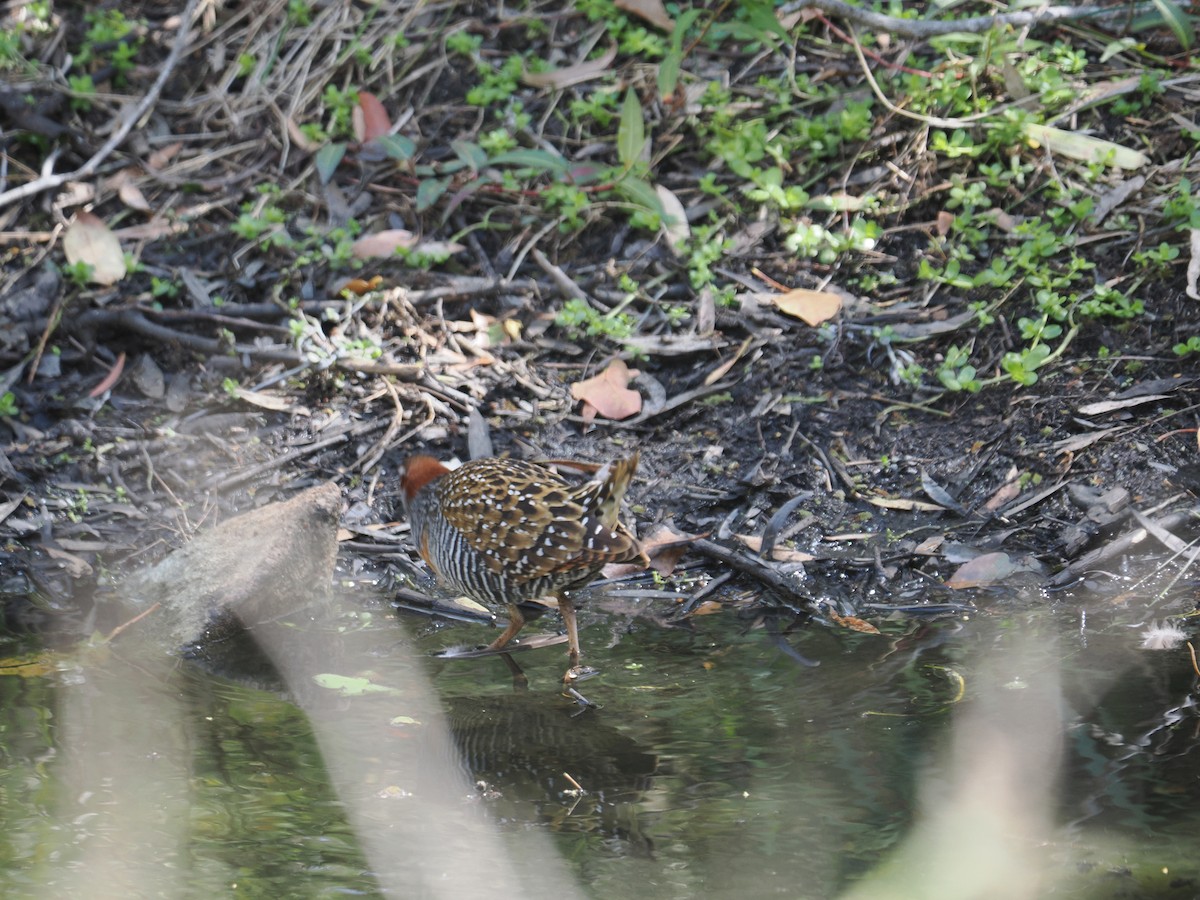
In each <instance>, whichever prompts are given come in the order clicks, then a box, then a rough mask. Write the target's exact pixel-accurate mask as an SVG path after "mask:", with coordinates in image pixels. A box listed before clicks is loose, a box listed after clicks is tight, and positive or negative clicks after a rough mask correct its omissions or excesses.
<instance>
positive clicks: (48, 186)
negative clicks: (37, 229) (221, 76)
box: [0, 0, 200, 209]
mask: <svg viewBox="0 0 1200 900" xmlns="http://www.w3.org/2000/svg"><path fill="white" fill-rule="evenodd" d="M199 5H200V0H188V2H187V6H185V7H184V10H183V12H182V13H181V14H180V17H179V31H178V33H177V34H176V35H175V43H174V45H173V46H172V47H171V52H170V53H169V54H167V58H166V60H165V61H164V62H163V65H162V69H161V70H160V71H159V73H158V77H157V78H156V79H154V84H152V85H150V90H148V91H147V92H146V94H145V96H144V97H142V99H141V100H139V101H138V102H137V104H136V105H135V106H134V107H133V109H131V110H129V111H128V113H127V114H126V115H125V117H124V119H123V120H122V121H121V124H120V125H118V126H117V128H116V130H115V131H113V133H112V137H110V138H109V139H108V140H107V141H105V142H104V145H103V146H102V147H101V148H100V149H99V150H97V151H96V152H95V153H94V154H92V158H91V159H89V160H88V161H87V162H85V163H84V164H83V165H82V166H80V167H79V168H78V169H76V170H75V171H74V172H67V173H65V174H60V175H53V174H50V173H47V174H45V175H42V176H41V177H39V178H35V179H34V180H33V181H27V182H25V183H24V184H22V185H20V186H19V187H15V188H12V189H11V190H7V191H5V192H4V193H2V194H0V209H2V208H4V207H5V206H8V205H9V204H10V203H15V202H16V201H18V200H24V199H25V198H26V197H32V196H33V195H34V194H40V193H41V192H42V191H49V190H53V189H54V188H56V187H59V186H60V185H63V184H66V183H67V182H68V181H82V180H84V179H86V178H90V177H91V176H92V175H93V174H95V172H96V170H97V169H98V168H100V164H101V163H102V162H104V160H106V159H108V157H109V155H110V154H111V153H112V152H113V151H114V150H116V149H117V147H119V146H120V145H121V142H122V141H124V140H125V138H126V137H128V136H129V132H130V131H132V130H133V126H134V125H136V124H137V123H138V122H139V121H141V118H142V117H143V116H144V115H146V113H147V112H149V111H150V107H152V106H153V105H154V104H155V102H156V101H157V100H158V95H159V94H161V93H162V89H163V85H165V84H166V83H167V79H168V78H170V77H171V73H172V72H173V71H175V67H176V66H177V65H179V60H180V59H182V58H183V51H184V49H185V48H186V47H187V43H188V37H189V36H190V35H191V30H192V18H193V17H194V16H195V14H196V7H197V6H199Z"/></svg>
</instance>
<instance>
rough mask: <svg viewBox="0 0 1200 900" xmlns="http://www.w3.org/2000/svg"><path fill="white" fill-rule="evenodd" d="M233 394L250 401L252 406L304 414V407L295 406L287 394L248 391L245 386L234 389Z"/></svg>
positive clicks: (247, 401)
mask: <svg viewBox="0 0 1200 900" xmlns="http://www.w3.org/2000/svg"><path fill="white" fill-rule="evenodd" d="M233 396H235V397H237V398H238V399H239V400H242V401H245V402H246V403H249V404H250V405H251V406H257V407H259V408H260V409H269V410H271V411H272V412H293V413H300V414H302V415H303V414H304V412H305V410H304V409H303V407H295V406H293V405H292V401H291V400H290V399H288V397H287V395H286V394H273V393H271V392H269V391H248V390H246V389H245V388H243V387H238V388H234V389H233Z"/></svg>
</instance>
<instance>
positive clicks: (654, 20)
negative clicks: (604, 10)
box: [616, 0, 675, 32]
mask: <svg viewBox="0 0 1200 900" xmlns="http://www.w3.org/2000/svg"><path fill="white" fill-rule="evenodd" d="M616 6H617V9H620V10H624V11H625V12H627V13H633V14H634V15H635V16H639V17H641V18H643V19H645V20H646V21H647V22H649V23H650V24H651V25H653V26H654V27H655V28H661V29H662V30H663V31H667V32H671V31H674V30H675V20H674V19H672V18H671V17H670V16H669V15H667V8H666V7H665V6H663V4H662V0H616Z"/></svg>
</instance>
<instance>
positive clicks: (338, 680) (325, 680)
mask: <svg viewBox="0 0 1200 900" xmlns="http://www.w3.org/2000/svg"><path fill="white" fill-rule="evenodd" d="M313 681H315V682H316V683H317V684H318V685H319V686H320V687H323V688H325V689H326V690H330V691H337V692H338V693H339V694H342V695H344V696H346V697H360V696H362V695H363V694H399V693H400V692H399V691H398V690H396V689H395V688H390V687H386V686H384V685H382V684H373V683H372V682H370V681H368V680H367V679H366V678H351V677H349V676H347V675H333V674H330V673H324V674H321V675H314V676H313Z"/></svg>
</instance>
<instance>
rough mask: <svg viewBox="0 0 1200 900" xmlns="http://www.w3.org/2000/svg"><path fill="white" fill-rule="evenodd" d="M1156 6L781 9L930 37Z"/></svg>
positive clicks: (810, 2) (826, 1) (824, 4)
mask: <svg viewBox="0 0 1200 900" xmlns="http://www.w3.org/2000/svg"><path fill="white" fill-rule="evenodd" d="M1153 8H1154V4H1153V3H1139V4H1137V5H1136V6H1100V5H1092V6H1068V5H1066V4H1063V5H1061V6H1045V7H1041V8H1040V9H1031V10H1022V11H1020V12H1011V13H1002V14H1001V15H998V16H974V17H972V18H969V19H934V20H920V19H898V18H896V17H894V16H885V15H883V14H882V13H877V12H871V11H870V10H867V9H861V8H859V7H857V6H851V5H850V4H849V3H843V2H841V0H793V2H791V3H785V4H784V5H783V6H781V7H780V8H779V10H778V12H779V14H780V15H787V14H788V13H794V12H799V11H800V10H804V9H819V10H821V11H822V12H824V13H827V14H828V15H831V16H837V17H838V18H841V19H846V20H847V21H850V22H854V23H856V24H859V25H864V26H866V27H867V28H873V29H875V30H876V31H886V32H889V33H891V34H894V35H898V36H899V37H906V38H917V39H921V38H930V37H937V36H938V35H943V34H953V33H955V32H967V33H971V34H978V33H980V32H984V31H989V30H991V29H992V28H995V27H996V26H997V25H1011V26H1014V27H1016V28H1025V27H1028V26H1034V25H1044V24H1046V23H1047V22H1057V21H1060V20H1062V19H1083V18H1090V17H1104V18H1112V17H1114V16H1120V17H1121V18H1136V17H1137V16H1139V15H1141V14H1142V13H1143V12H1147V11H1150V10H1152V9H1153Z"/></svg>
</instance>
